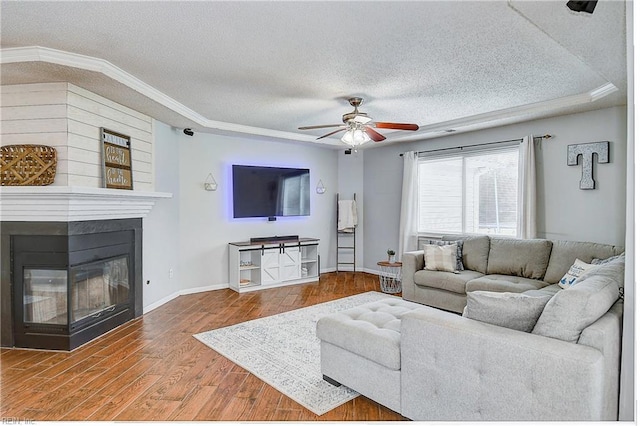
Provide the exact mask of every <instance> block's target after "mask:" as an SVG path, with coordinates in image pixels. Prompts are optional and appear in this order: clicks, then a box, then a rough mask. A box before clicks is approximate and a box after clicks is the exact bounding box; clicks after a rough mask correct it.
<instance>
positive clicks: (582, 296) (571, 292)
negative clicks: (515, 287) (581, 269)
mask: <svg viewBox="0 0 640 426" xmlns="http://www.w3.org/2000/svg"><path fill="white" fill-rule="evenodd" d="M618 297H619V293H618V283H617V282H616V281H615V280H613V279H611V278H610V277H607V276H605V275H591V276H589V277H587V278H586V279H584V280H583V281H581V282H579V283H576V284H574V285H573V286H571V287H570V288H568V289H566V290H560V291H559V292H557V293H556V294H555V296H553V297H552V298H551V300H549V303H547V305H546V306H545V307H544V310H543V311H542V314H541V315H540V318H539V319H538V322H537V323H536V325H535V327H534V328H533V331H532V333H533V334H539V335H541V336H547V337H553V338H555V339H560V340H565V341H567V342H573V343H576V342H577V341H578V339H579V338H580V334H581V333H582V330H584V329H585V328H587V327H588V326H590V325H591V324H593V323H594V322H595V321H596V320H597V319H598V318H600V317H601V316H602V315H604V314H605V313H606V312H607V311H608V310H609V309H610V308H611V306H612V305H613V304H614V303H615V302H616V300H618Z"/></svg>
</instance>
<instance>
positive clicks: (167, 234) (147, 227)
mask: <svg viewBox="0 0 640 426" xmlns="http://www.w3.org/2000/svg"><path fill="white" fill-rule="evenodd" d="M153 131H154V153H153V154H154V158H155V167H156V170H155V183H156V185H155V189H156V191H158V192H169V193H172V194H173V198H169V199H158V201H156V204H155V206H154V207H153V209H152V210H151V212H150V213H149V214H148V215H147V217H145V218H144V219H143V220H142V279H143V289H142V295H143V298H142V306H143V307H145V308H147V307H149V306H151V305H153V304H154V303H156V302H158V301H161V300H163V299H164V298H167V297H170V296H172V295H174V294H175V293H176V292H178V291H179V290H180V288H181V286H182V285H181V276H180V271H181V268H180V264H179V260H180V232H179V231H180V229H179V228H180V162H179V160H178V153H179V148H180V147H179V138H178V136H177V132H176V131H175V130H174V129H172V128H171V127H169V126H167V125H166V124H163V123H161V122H159V121H154V123H153ZM170 269H171V270H173V277H170V276H169V270H170ZM147 281H149V284H147Z"/></svg>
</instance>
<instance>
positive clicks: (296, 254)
mask: <svg viewBox="0 0 640 426" xmlns="http://www.w3.org/2000/svg"><path fill="white" fill-rule="evenodd" d="M260 264H261V266H262V268H261V269H262V272H261V280H260V281H261V284H269V283H275V282H281V281H289V280H297V279H299V278H300V277H301V272H300V271H301V266H300V247H298V246H295V247H277V248H269V249H265V250H264V253H263V254H262V260H261V263H260Z"/></svg>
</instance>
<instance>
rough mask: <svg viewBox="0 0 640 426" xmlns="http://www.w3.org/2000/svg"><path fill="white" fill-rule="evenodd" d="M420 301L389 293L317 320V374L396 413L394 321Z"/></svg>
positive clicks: (397, 326) (397, 381) (397, 367)
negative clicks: (375, 300) (401, 297)
mask: <svg viewBox="0 0 640 426" xmlns="http://www.w3.org/2000/svg"><path fill="white" fill-rule="evenodd" d="M418 309H425V306H424V305H420V304H418V303H413V302H408V301H406V300H402V299H400V298H398V297H389V298H388V299H383V300H380V301H377V302H371V303H367V304H364V305H360V306H357V307H355V308H351V309H347V310H345V311H342V312H337V313H335V314H331V315H327V316H325V317H323V318H321V319H320V320H319V321H318V323H317V326H316V335H317V336H318V338H319V339H320V351H321V353H320V358H321V369H322V374H323V376H324V377H325V379H326V380H328V381H330V382H332V383H334V384H343V385H345V386H347V387H349V388H351V389H353V390H355V391H356V392H359V393H360V394H362V395H364V396H366V397H367V398H370V399H372V400H374V401H376V402H379V403H380V404H382V405H385V406H387V407H389V408H391V409H392V410H394V411H397V412H400V320H401V318H402V316H403V315H405V314H407V313H409V312H413V311H415V310H418Z"/></svg>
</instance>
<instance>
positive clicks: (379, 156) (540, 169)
mask: <svg viewBox="0 0 640 426" xmlns="http://www.w3.org/2000/svg"><path fill="white" fill-rule="evenodd" d="M546 133H549V134H551V135H553V136H554V137H553V138H552V139H548V140H543V141H541V142H540V145H539V147H538V148H537V150H536V154H537V176H538V177H537V185H538V237H540V238H550V239H562V240H574V241H593V242H599V243H607V244H617V245H621V246H624V243H625V205H626V170H625V169H626V140H627V128H626V108H625V107H614V108H607V109H603V110H598V111H590V112H585V113H580V114H572V115H565V116H560V117H553V118H547V119H542V120H535V121H531V122H525V123H519V124H514V125H509V126H504V127H499V128H494V129H487V130H481V131H476V132H469V133H461V134H459V135H452V136H447V137H442V138H437V139H430V140H426V141H421V142H414V143H402V144H389V145H387V146H383V147H381V148H374V149H367V150H365V151H363V154H364V176H363V178H364V246H365V247H366V250H365V253H364V267H365V268H369V269H375V265H376V262H377V261H378V260H380V259H383V258H384V256H385V252H386V249H387V248H388V247H395V246H397V244H398V228H399V223H400V198H401V190H402V158H401V157H399V155H398V154H399V153H401V152H405V151H410V150H429V149H438V148H446V147H451V146H462V145H471V144H476V143H485V142H492V141H501V140H509V139H515V138H520V137H522V136H525V135H528V134H534V135H542V134H546ZM598 141H609V142H610V148H609V163H608V164H595V165H594V175H595V179H596V189H595V190H580V189H579V181H580V176H581V167H579V166H571V167H570V166H567V145H570V144H577V143H587V142H598Z"/></svg>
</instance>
